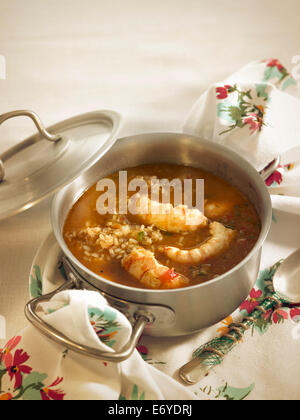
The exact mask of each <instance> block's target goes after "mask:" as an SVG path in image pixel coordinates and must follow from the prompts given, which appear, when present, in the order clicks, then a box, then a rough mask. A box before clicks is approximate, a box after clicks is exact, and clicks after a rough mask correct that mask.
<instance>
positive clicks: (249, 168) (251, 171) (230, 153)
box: [51, 132, 272, 295]
mask: <svg viewBox="0 0 300 420" xmlns="http://www.w3.org/2000/svg"><path fill="white" fill-rule="evenodd" d="M152 135H153V136H163V135H174V136H188V137H189V138H191V139H194V140H195V141H201V143H202V144H204V145H205V146H209V147H210V148H213V149H215V150H216V151H218V150H219V151H222V152H223V153H224V152H225V155H226V156H227V157H229V159H231V160H233V159H237V160H238V161H240V162H241V165H240V166H241V167H243V171H244V172H245V173H246V174H247V175H248V176H249V177H250V179H251V178H254V177H255V178H256V180H257V182H258V183H259V184H260V187H261V194H262V196H263V202H264V203H265V207H266V214H265V217H264V219H265V221H264V222H263V221H262V220H261V223H262V230H261V232H260V235H259V238H258V240H257V242H256V244H255V245H254V247H253V248H252V250H251V251H250V252H249V254H248V255H247V256H246V257H245V258H244V259H243V260H242V261H240V262H239V263H238V264H237V265H236V266H234V267H233V268H232V269H231V270H229V271H227V272H225V273H223V274H221V275H220V276H219V277H217V278H215V279H211V280H208V281H206V282H204V283H200V284H195V285H192V286H187V287H184V288H178V289H158V290H157V289H143V288H139V287H132V286H126V285H122V284H120V283H117V282H113V281H111V280H108V279H105V278H104V277H101V276H100V275H98V274H96V273H94V272H93V271H91V270H90V269H88V268H87V267H86V266H85V265H83V264H82V263H81V262H80V261H79V260H77V258H76V257H75V256H74V255H73V254H72V252H71V251H70V250H69V248H68V246H67V245H66V243H65V241H64V238H63V235H62V231H61V229H60V227H59V223H58V217H57V214H56V209H57V201H58V200H59V198H60V197H61V195H63V194H64V191H65V190H66V189H67V188H68V186H69V185H70V184H71V183H72V182H74V181H72V182H71V183H69V184H68V185H66V186H64V187H63V188H62V189H61V190H60V191H58V192H57V193H56V194H55V196H54V198H53V200H52V203H51V223H52V228H53V231H54V234H55V237H56V240H57V241H58V244H59V246H60V248H61V250H62V251H63V253H64V254H65V255H66V256H67V258H68V259H69V260H70V261H71V263H72V265H75V268H76V267H79V268H80V269H81V270H82V271H84V272H86V273H87V274H88V275H89V276H90V277H92V278H96V279H97V280H100V281H101V282H104V283H105V284H106V285H107V286H113V287H114V288H119V289H120V290H123V291H131V292H133V293H134V292H135V293H136V292H145V293H146V294H148V293H151V294H152V293H155V294H157V295H159V294H165V293H179V292H182V291H184V290H187V291H188V290H193V289H198V288H202V287H208V286H209V285H213V284H215V283H218V282H221V281H222V280H224V279H225V278H227V277H229V276H230V275H231V274H232V273H234V272H235V271H238V270H239V269H240V268H241V267H242V266H243V265H245V264H246V263H247V262H248V261H249V260H250V259H251V258H252V257H253V256H254V255H255V254H256V253H257V251H258V250H259V249H261V248H262V246H263V244H264V242H265V240H266V237H267V235H268V233H269V230H270V227H271V222H272V202H271V197H270V194H269V192H268V189H267V187H266V185H265V183H264V181H263V178H262V177H261V176H260V174H259V172H258V171H257V170H256V169H255V168H254V166H253V165H251V163H250V162H248V161H247V160H246V159H245V158H243V157H242V156H241V155H240V154H238V153H237V152H235V151H234V150H232V149H231V148H229V147H227V146H225V145H222V144H219V143H215V142H212V141H210V140H206V139H202V138H201V137H198V136H194V135H190V134H186V133H178V132H145V133H140V134H133V135H130V136H126V137H122V138H119V139H117V140H116V142H115V144H117V143H118V142H119V141H126V140H127V139H131V138H133V137H139V136H152ZM100 162H101V160H100V161H99V163H100ZM179 164H180V163H179ZM121 169H122V168H120V169H118V170H119V171H120V170H121ZM80 176H81V175H80ZM90 186H91V185H90ZM87 188H89V186H87ZM78 199H79V197H77V199H76V201H75V202H77V201H78ZM75 202H74V203H75ZM84 280H85V279H84ZM85 281H86V282H87V283H90V282H89V281H88V280H85ZM93 287H95V289H98V290H99V291H101V289H100V288H98V286H95V285H94V284H93Z"/></svg>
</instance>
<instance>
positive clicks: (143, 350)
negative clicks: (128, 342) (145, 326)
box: [136, 344, 148, 356]
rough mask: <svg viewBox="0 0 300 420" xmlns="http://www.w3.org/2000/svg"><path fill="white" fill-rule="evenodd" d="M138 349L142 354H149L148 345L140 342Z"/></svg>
mask: <svg viewBox="0 0 300 420" xmlns="http://www.w3.org/2000/svg"><path fill="white" fill-rule="evenodd" d="M136 349H137V351H138V352H139V353H140V354H141V355H142V356H147V354H148V349H147V347H146V346H143V345H142V344H138V345H137V346H136Z"/></svg>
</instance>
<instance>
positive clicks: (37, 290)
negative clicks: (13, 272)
mask: <svg viewBox="0 0 300 420" xmlns="http://www.w3.org/2000/svg"><path fill="white" fill-rule="evenodd" d="M33 269H34V274H31V275H30V294H31V296H32V297H33V298H36V297H38V296H41V295H42V288H43V285H42V274H41V269H40V267H39V266H38V265H35V266H34V267H33Z"/></svg>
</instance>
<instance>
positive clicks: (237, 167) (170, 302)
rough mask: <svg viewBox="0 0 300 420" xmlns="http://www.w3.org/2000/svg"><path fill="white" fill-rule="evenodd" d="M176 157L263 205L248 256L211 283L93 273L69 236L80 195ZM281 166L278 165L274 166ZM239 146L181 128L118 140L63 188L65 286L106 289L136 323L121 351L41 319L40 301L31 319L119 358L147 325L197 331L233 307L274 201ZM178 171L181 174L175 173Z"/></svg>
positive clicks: (155, 332) (244, 289)
mask: <svg viewBox="0 0 300 420" xmlns="http://www.w3.org/2000/svg"><path fill="white" fill-rule="evenodd" d="M163 162H165V163H174V164H180V165H188V166H193V167H199V168H201V169H204V170H207V171H210V172H213V173H214V174H216V175H218V176H220V177H222V178H224V179H226V180H227V181H229V182H230V183H231V184H233V185H235V186H236V187H237V188H238V189H239V190H240V191H241V192H243V193H244V194H246V195H247V196H248V198H249V199H250V200H251V202H252V203H253V204H254V206H255V207H256V210H257V212H258V214H259V217H260V220H261V225H262V229H261V233H260V236H259V239H258V241H257V243H256V245H255V246H254V248H253V249H252V251H251V252H250V253H249V255H247V257H246V258H245V259H244V260H243V261H242V262H240V263H239V264H238V265H237V266H236V267H234V268H233V269H232V270H230V271H229V272H227V273H225V274H223V275H221V276H220V277H218V278H216V279H214V280H210V281H208V282H207V283H203V284H199V285H196V286H191V287H187V288H183V289H174V290H145V289H139V288H133V287H128V286H124V285H121V284H117V283H114V282H111V281H109V280H106V279H105V278H103V277H101V276H100V275H97V274H95V273H93V272H91V271H90V270H89V269H87V268H86V267H85V266H84V265H83V264H81V263H80V262H79V261H78V260H77V259H76V258H75V257H74V256H73V254H72V253H71V252H70V250H69V249H68V247H67V245H66V243H65V241H64V238H63V233H62V231H63V226H64V222H65V220H66V217H67V215H68V213H69V211H70V209H71V208H72V206H73V205H74V203H75V202H76V201H77V200H78V199H79V197H80V196H81V195H82V194H83V193H84V192H85V191H86V190H87V189H88V188H89V187H90V186H92V185H93V184H95V183H96V182H97V181H98V180H99V179H101V178H103V177H105V176H107V175H109V174H111V173H113V172H115V171H118V170H121V169H125V168H128V167H132V166H137V165H141V164H147V163H163ZM273 170H274V169H273ZM271 172H272V167H270V168H268V170H267V172H266V173H265V174H264V175H262V174H259V173H258V172H257V171H256V170H255V169H254V168H253V167H252V166H251V164H249V163H248V162H247V161H246V160H245V159H243V158H242V157H241V156H240V155H238V154H237V153H235V152H233V151H232V150H230V149H228V148H226V147H224V146H222V145H219V144H216V143H213V142H209V141H204V140H202V139H200V138H198V137H194V136H190V135H185V134H176V133H150V134H141V135H135V136H131V137H127V138H122V139H119V140H118V141H117V142H116V143H115V145H114V146H113V147H112V148H111V149H110V150H109V151H108V152H107V153H106V154H105V155H104V156H103V157H102V159H101V160H100V161H99V162H98V163H97V164H96V165H94V166H93V167H92V168H90V169H89V170H88V171H86V172H84V173H83V174H82V175H81V176H80V177H79V178H77V179H76V180H75V181H73V182H72V183H70V184H69V185H67V186H65V187H64V188H63V189H61V190H60V191H59V192H58V193H57V194H56V196H55V198H54V200H53V204H52V216H51V217H52V225H53V230H54V234H55V236H56V239H57V241H58V243H59V245H60V247H61V249H62V251H63V253H64V259H65V268H66V272H67V274H68V277H69V281H68V282H67V284H66V285H65V286H64V288H66V287H67V288H70V287H83V288H88V289H94V290H97V291H99V292H100V293H101V294H103V295H104V296H105V297H106V299H107V300H108V301H109V303H110V304H111V305H112V306H114V307H115V308H117V309H118V310H120V311H121V312H123V313H124V314H125V315H126V316H127V317H128V319H129V320H130V321H131V322H132V324H133V325H134V327H133V334H132V339H131V341H130V343H128V345H127V346H126V348H124V349H123V350H122V352H121V353H120V354H117V353H115V354H113V353H109V354H103V353H99V352H98V351H97V350H95V349H90V348H87V347H86V346H83V345H79V344H77V343H74V342H72V341H71V340H69V339H68V338H67V337H65V336H62V335H61V334H60V333H59V331H57V330H53V329H52V328H51V327H50V326H49V325H47V324H46V323H45V322H44V321H42V320H41V319H40V318H39V316H38V314H37V311H36V307H37V305H38V303H39V302H40V301H41V300H46V299H49V298H50V297H51V296H53V293H52V294H50V295H46V296H43V297H40V298H37V299H33V300H32V301H31V302H29V304H28V305H27V306H26V315H27V317H28V319H29V320H30V321H31V322H32V323H33V324H34V325H35V326H37V327H38V328H39V329H40V330H41V331H42V332H43V333H44V334H46V335H48V336H50V337H51V338H53V339H55V340H56V341H58V342H60V343H63V344H64V345H66V346H67V347H69V348H71V349H73V350H76V351H78V352H81V353H83V354H89V355H91V356H93V357H97V358H99V359H103V360H105V359H106V360H114V361H120V360H124V359H125V358H127V357H128V356H129V355H130V354H131V352H132V351H133V349H134V347H135V345H136V342H137V340H138V338H139V336H140V335H141V333H142V332H143V331H144V332H145V334H148V335H151V336H156V337H171V336H180V335H186V334H191V333H194V332H196V331H199V330H201V329H203V328H206V327H209V326H211V325H213V324H215V323H217V322H219V321H221V320H222V319H224V318H226V317H227V316H228V315H229V314H231V313H232V312H233V311H234V310H235V309H236V308H237V307H238V306H239V305H240V304H241V302H242V301H243V300H244V299H245V298H246V297H247V296H248V294H249V292H250V290H251V288H252V287H253V285H254V283H255V281H256V278H257V274H258V271H259V267H260V259H261V250H262V246H263V243H264V241H265V239H266V236H267V234H268V231H269V228H270V224H271V218H272V207H271V200H270V195H269V193H268V191H267V188H266V186H265V183H264V178H266V177H267V176H268V174H270V173H271ZM174 177H176V174H175V173H174Z"/></svg>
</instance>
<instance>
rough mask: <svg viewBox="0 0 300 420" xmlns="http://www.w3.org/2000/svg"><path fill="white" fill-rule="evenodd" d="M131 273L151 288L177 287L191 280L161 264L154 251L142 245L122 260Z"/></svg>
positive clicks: (185, 284)
mask: <svg viewBox="0 0 300 420" xmlns="http://www.w3.org/2000/svg"><path fill="white" fill-rule="evenodd" d="M122 265H123V267H124V268H125V270H126V271H128V273H129V274H131V275H132V276H133V277H135V278H136V279H137V280H138V281H139V282H140V283H142V284H144V285H145V286H147V287H149V288H151V289H175V288H178V287H183V286H187V285H188V283H189V280H188V279H187V278H186V277H184V276H182V275H181V274H178V273H176V272H175V271H174V269H172V268H171V269H170V268H169V267H166V266H164V265H162V264H160V263H159V262H158V261H157V260H156V258H155V256H154V254H153V252H151V251H148V250H146V249H144V248H142V247H138V248H135V249H134V250H133V251H131V253H130V254H128V255H127V256H126V257H125V258H124V259H123V261H122Z"/></svg>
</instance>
